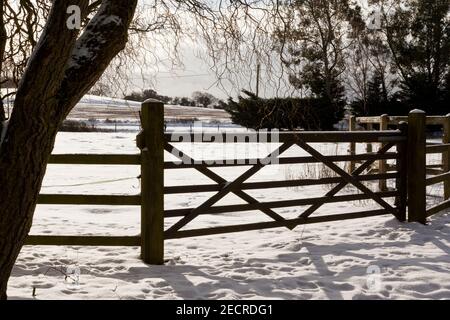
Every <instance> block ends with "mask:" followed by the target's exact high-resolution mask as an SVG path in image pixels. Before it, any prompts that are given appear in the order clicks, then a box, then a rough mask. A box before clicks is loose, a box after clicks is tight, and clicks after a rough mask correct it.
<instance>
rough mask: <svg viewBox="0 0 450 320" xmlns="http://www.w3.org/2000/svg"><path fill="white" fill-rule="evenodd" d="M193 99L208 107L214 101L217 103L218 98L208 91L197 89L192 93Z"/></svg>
mask: <svg viewBox="0 0 450 320" xmlns="http://www.w3.org/2000/svg"><path fill="white" fill-rule="evenodd" d="M192 100H193V101H194V102H195V103H196V104H197V105H200V106H202V107H203V108H207V107H208V106H210V105H211V104H213V103H217V101H218V99H217V98H216V97H214V96H213V95H212V94H210V93H208V92H201V91H195V92H194V93H192Z"/></svg>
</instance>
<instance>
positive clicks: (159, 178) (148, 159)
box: [138, 99, 164, 264]
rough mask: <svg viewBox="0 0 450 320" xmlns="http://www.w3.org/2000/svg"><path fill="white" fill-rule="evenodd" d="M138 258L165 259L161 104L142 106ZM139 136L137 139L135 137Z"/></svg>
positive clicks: (152, 261)
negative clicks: (139, 252) (139, 255)
mask: <svg viewBox="0 0 450 320" xmlns="http://www.w3.org/2000/svg"><path fill="white" fill-rule="evenodd" d="M141 123H142V128H143V133H141V134H140V140H141V141H138V144H140V148H141V258H142V260H144V262H145V263H149V264H163V263H164V104H163V103H162V102H160V101H157V100H153V99H150V100H147V101H145V102H144V103H143V104H142V106H141ZM138 140H139V139H138Z"/></svg>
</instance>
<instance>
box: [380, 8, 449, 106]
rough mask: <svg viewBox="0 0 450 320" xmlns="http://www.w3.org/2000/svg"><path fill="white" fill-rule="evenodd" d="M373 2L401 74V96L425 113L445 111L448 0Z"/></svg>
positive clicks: (447, 58)
mask: <svg viewBox="0 0 450 320" xmlns="http://www.w3.org/2000/svg"><path fill="white" fill-rule="evenodd" d="M373 2H374V3H375V4H376V5H378V6H379V10H380V12H381V14H382V18H383V21H382V22H383V23H382V29H381V32H382V34H383V35H384V40H385V42H386V44H387V45H388V47H389V50H390V52H391V55H392V57H393V59H392V61H393V64H394V67H395V68H396V69H397V72H398V76H399V78H400V89H401V92H400V97H401V100H402V101H403V102H405V103H407V104H408V105H409V106H410V107H411V108H413V107H416V108H417V107H419V108H422V109H424V110H426V111H427V112H428V113H432V114H443V113H446V112H447V110H448V100H447V101H445V81H446V80H445V79H446V77H447V75H448V73H449V71H450V54H449V52H450V0H438V1H436V0H411V1H400V0H399V1H381V0H379V1H373Z"/></svg>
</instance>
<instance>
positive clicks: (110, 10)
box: [0, 0, 137, 299]
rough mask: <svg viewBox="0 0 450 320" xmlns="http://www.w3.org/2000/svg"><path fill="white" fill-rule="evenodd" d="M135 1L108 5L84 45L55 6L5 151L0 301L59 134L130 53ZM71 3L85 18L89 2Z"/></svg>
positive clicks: (62, 6)
mask: <svg viewBox="0 0 450 320" xmlns="http://www.w3.org/2000/svg"><path fill="white" fill-rule="evenodd" d="M136 2H137V0H128V1H124V0H103V1H102V4H101V6H100V8H99V9H98V11H97V13H96V15H95V16H94V17H93V18H92V19H91V20H90V22H89V24H88V26H87V27H86V29H85V31H84V32H83V34H82V35H81V36H80V37H79V38H78V31H76V30H68V29H67V27H66V19H67V16H66V14H65V12H66V11H67V5H68V4H67V2H66V1H65V0H56V1H54V3H53V6H52V11H51V13H50V15H49V18H48V21H47V25H46V29H45V30H44V32H43V34H42V36H41V39H40V41H39V43H38V45H37V46H36V50H35V52H33V56H32V58H31V60H30V62H29V64H28V66H27V70H26V71H25V74H24V76H23V78H22V81H21V83H20V85H19V88H18V92H17V95H16V99H15V103H14V110H13V114H12V116H11V119H10V122H9V125H8V130H7V134H6V137H5V140H4V142H3V144H2V145H1V147H0V188H1V190H2V192H0V253H1V254H0V299H6V297H7V295H6V288H7V283H8V279H9V276H10V274H11V271H12V268H13V266H14V263H15V260H16V259H17V256H18V255H19V253H20V250H21V248H22V246H23V243H24V241H25V239H26V237H27V235H28V232H29V230H30V228H31V225H32V221H33V213H34V209H35V207H36V202H37V198H38V195H39V191H40V188H41V184H42V180H43V178H44V175H45V171H46V167H47V162H48V158H49V156H50V154H51V152H52V150H53V145H54V141H55V137H56V134H57V132H58V128H59V126H60V125H61V123H62V121H63V120H64V118H65V117H66V116H67V114H68V113H69V112H70V110H71V109H72V108H73V107H74V106H75V104H76V103H77V102H78V101H79V100H80V98H81V97H82V96H83V95H84V94H85V93H86V92H87V91H88V90H89V89H90V88H91V87H92V86H93V85H94V83H95V82H96V81H97V80H98V79H99V77H100V76H101V75H102V73H103V72H104V70H105V69H106V67H107V66H108V65H109V63H110V62H111V60H112V59H113V58H114V57H115V56H116V55H117V54H118V53H119V52H120V51H121V50H122V49H123V48H124V46H125V44H126V42H127V34H128V27H129V25H130V22H131V20H132V17H133V14H134V11H135V8H136ZM71 4H76V5H79V6H80V8H82V10H83V12H85V11H86V10H87V6H88V4H89V1H88V0H72V1H71ZM105 39H106V41H105Z"/></svg>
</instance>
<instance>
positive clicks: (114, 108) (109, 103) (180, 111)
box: [68, 95, 230, 123]
mask: <svg viewBox="0 0 450 320" xmlns="http://www.w3.org/2000/svg"><path fill="white" fill-rule="evenodd" d="M140 110H141V104H140V103H139V102H135V101H128V100H123V99H115V98H108V97H100V96H93V95H85V96H84V97H83V98H82V99H81V101H80V102H79V103H78V104H77V105H76V107H75V108H74V109H73V110H72V112H71V113H70V114H69V116H68V119H70V120H84V121H86V120H89V119H96V120H105V119H109V120H112V121H116V120H118V121H127V122H131V123H133V122H134V123H138V122H139V111H140ZM164 115H165V118H166V120H168V121H183V120H184V121H191V120H195V121H214V122H219V123H230V115H229V114H228V113H227V112H225V111H224V110H220V109H209V108H200V107H187V106H179V105H169V104H168V105H165V107H164Z"/></svg>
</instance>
